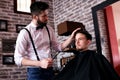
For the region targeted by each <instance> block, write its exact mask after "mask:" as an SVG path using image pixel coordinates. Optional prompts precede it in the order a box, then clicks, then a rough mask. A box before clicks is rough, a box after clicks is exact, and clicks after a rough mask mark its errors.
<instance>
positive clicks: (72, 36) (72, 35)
mask: <svg viewBox="0 0 120 80" xmlns="http://www.w3.org/2000/svg"><path fill="white" fill-rule="evenodd" d="M80 29H81V28H77V29H75V30H74V31H73V32H72V34H71V38H74V34H75V32H76V31H78V30H80Z"/></svg>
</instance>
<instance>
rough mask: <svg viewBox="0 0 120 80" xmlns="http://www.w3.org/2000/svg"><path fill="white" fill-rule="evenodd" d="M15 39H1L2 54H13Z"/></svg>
mask: <svg viewBox="0 0 120 80" xmlns="http://www.w3.org/2000/svg"><path fill="white" fill-rule="evenodd" d="M15 45H16V39H2V53H14V51H15Z"/></svg>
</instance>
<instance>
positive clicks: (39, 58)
mask: <svg viewBox="0 0 120 80" xmlns="http://www.w3.org/2000/svg"><path fill="white" fill-rule="evenodd" d="M45 27H46V30H47V32H48V36H49V43H50V50H52V49H51V46H52V44H51V40H50V32H49V30H48V28H47V26H45ZM23 29H25V30H26V31H27V32H28V34H29V37H30V40H31V42H32V46H33V49H34V52H35V55H36V57H37V60H38V61H40V58H39V56H38V53H37V50H36V48H35V44H34V41H33V39H32V36H31V33H30V31H29V30H28V29H27V28H23Z"/></svg>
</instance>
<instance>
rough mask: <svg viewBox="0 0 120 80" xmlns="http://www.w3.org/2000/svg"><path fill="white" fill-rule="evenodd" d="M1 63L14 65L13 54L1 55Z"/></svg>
mask: <svg viewBox="0 0 120 80" xmlns="http://www.w3.org/2000/svg"><path fill="white" fill-rule="evenodd" d="M2 64H3V65H14V64H15V62H14V56H13V55H3V56H2Z"/></svg>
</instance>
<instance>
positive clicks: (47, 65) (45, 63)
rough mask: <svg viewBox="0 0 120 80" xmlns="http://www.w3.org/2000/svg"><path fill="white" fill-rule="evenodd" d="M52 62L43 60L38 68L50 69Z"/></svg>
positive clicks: (49, 59) (48, 59)
mask: <svg viewBox="0 0 120 80" xmlns="http://www.w3.org/2000/svg"><path fill="white" fill-rule="evenodd" d="M52 64H53V60H52V59H51V58H47V59H43V60H41V61H40V67H41V68H45V69H47V68H48V67H52Z"/></svg>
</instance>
